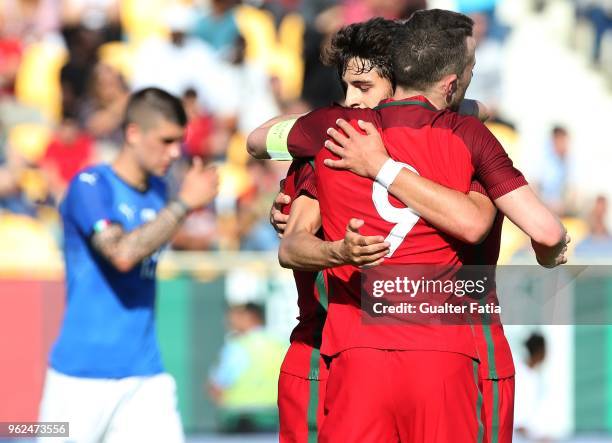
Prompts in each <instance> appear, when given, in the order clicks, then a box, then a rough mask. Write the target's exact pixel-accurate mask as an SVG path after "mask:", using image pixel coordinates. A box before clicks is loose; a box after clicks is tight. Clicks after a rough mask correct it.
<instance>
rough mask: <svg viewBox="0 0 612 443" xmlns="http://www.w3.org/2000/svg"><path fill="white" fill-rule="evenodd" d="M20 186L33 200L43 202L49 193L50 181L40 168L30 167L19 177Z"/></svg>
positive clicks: (29, 198)
mask: <svg viewBox="0 0 612 443" xmlns="http://www.w3.org/2000/svg"><path fill="white" fill-rule="evenodd" d="M19 187H20V188H21V189H22V191H23V192H24V194H25V196H26V198H27V199H28V200H29V201H31V202H42V201H45V200H46V199H47V196H48V195H49V182H48V181H47V179H46V177H45V175H44V174H43V172H42V171H41V170H39V169H35V168H28V169H25V170H24V171H22V173H21V176H20V177H19Z"/></svg>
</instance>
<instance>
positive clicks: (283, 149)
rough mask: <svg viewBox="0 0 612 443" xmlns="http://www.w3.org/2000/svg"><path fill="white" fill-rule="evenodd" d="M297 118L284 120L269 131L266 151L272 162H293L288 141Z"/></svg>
mask: <svg viewBox="0 0 612 443" xmlns="http://www.w3.org/2000/svg"><path fill="white" fill-rule="evenodd" d="M296 121H297V118H292V119H290V120H284V121H282V122H278V123H276V124H275V125H274V126H272V127H271V128H270V129H268V137H267V138H266V150H267V151H268V155H269V156H270V158H271V159H272V160H279V161H289V160H293V157H292V156H291V153H290V152H289V147H288V146H287V140H288V139H289V133H290V132H291V128H293V125H295V122H296Z"/></svg>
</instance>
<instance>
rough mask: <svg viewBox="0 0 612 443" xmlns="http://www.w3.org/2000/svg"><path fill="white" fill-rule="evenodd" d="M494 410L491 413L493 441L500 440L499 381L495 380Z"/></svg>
mask: <svg viewBox="0 0 612 443" xmlns="http://www.w3.org/2000/svg"><path fill="white" fill-rule="evenodd" d="M491 411H493V413H492V415H491V443H498V442H499V381H497V380H493V405H492V408H491Z"/></svg>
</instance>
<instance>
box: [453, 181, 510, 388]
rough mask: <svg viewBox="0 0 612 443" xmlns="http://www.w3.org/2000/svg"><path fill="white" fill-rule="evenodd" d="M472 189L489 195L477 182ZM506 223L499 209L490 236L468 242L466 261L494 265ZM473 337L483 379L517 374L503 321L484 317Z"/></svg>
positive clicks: (489, 297) (492, 290)
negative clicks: (476, 242)
mask: <svg viewBox="0 0 612 443" xmlns="http://www.w3.org/2000/svg"><path fill="white" fill-rule="evenodd" d="M471 190H472V191H475V192H479V193H481V194H484V195H487V193H486V191H485V190H484V188H483V187H482V186H481V185H480V184H479V183H478V182H474V183H473V184H472V187H471ZM503 225H504V214H502V213H501V212H498V213H497V216H496V217H495V221H494V222H493V227H492V228H491V232H490V233H489V235H488V236H487V238H486V239H485V240H484V241H483V242H482V243H481V244H479V245H475V246H472V245H466V247H465V250H464V252H463V253H462V260H463V263H464V264H466V265H485V266H495V265H497V260H498V259H499V249H500V246H501V236H502V227H503ZM493 299H494V300H495V301H497V294H496V292H495V285H493V286H492V287H491V288H490V293H489V294H488V295H487V301H492V300H493ZM473 332H474V337H475V339H476V348H477V350H478V355H479V358H480V365H479V366H478V375H479V377H480V378H481V379H493V380H496V379H500V378H507V377H511V376H513V375H514V362H513V360H512V351H511V350H510V345H509V344H508V340H507V339H506V335H505V334H504V327H503V326H502V324H501V322H498V321H493V322H488V321H487V320H486V319H483V321H482V322H479V323H477V324H475V325H474V329H473Z"/></svg>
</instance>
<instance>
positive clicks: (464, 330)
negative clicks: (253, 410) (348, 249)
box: [268, 97, 526, 358]
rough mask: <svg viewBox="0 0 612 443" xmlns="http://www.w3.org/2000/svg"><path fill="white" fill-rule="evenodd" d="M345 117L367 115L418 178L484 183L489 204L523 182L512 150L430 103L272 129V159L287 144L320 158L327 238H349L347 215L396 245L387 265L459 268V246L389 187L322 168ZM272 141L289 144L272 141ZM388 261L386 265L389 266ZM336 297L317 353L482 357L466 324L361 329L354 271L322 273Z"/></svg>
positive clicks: (337, 112) (318, 114) (344, 113)
mask: <svg viewBox="0 0 612 443" xmlns="http://www.w3.org/2000/svg"><path fill="white" fill-rule="evenodd" d="M338 118H344V119H345V120H347V121H349V122H351V124H353V126H355V127H357V120H358V119H362V120H365V121H370V122H372V123H374V124H375V126H376V127H377V128H379V130H380V131H381V135H382V138H383V141H384V143H385V146H386V147H387V150H388V152H389V155H390V156H391V158H393V159H394V160H396V161H398V162H402V163H404V164H405V165H406V167H407V168H410V169H412V170H413V171H415V172H417V173H418V174H420V175H421V176H423V177H425V178H428V179H430V180H433V181H435V182H437V183H440V184H442V185H444V186H446V187H448V188H451V189H456V190H459V191H461V192H464V193H467V192H468V191H469V189H470V184H471V182H472V178H473V177H474V178H476V179H478V180H479V181H480V182H481V183H482V184H483V186H484V187H485V189H486V190H487V193H488V194H489V195H490V196H491V197H492V198H498V197H500V196H502V195H504V194H505V193H507V192H510V191H512V190H514V189H516V188H518V187H520V186H523V185H525V184H526V181H525V179H524V177H523V175H522V174H521V173H520V172H519V171H518V170H516V169H515V168H514V167H513V165H512V161H511V160H510V159H509V158H508V156H507V154H506V152H505V151H504V149H503V148H502V146H501V145H500V144H499V142H498V141H497V140H496V139H495V137H494V136H493V135H492V134H491V133H490V131H488V130H487V129H486V127H485V126H484V125H483V124H482V123H481V122H480V121H478V120H477V119H476V118H474V117H466V116H460V115H458V114H456V113H454V112H450V111H438V110H436V109H435V108H434V107H433V106H432V105H431V104H430V103H429V102H428V101H427V100H426V99H425V98H424V97H415V98H412V99H410V100H406V101H389V102H387V103H384V104H383V105H381V106H379V108H377V110H371V109H348V108H343V107H341V106H333V107H329V108H322V109H319V110H317V111H314V112H312V113H310V114H307V115H306V116H303V117H301V118H299V119H297V120H296V121H294V122H291V123H287V124H286V125H280V126H277V127H274V128H272V130H271V131H270V134H269V138H268V147H269V152H270V154H271V156H272V157H273V158H279V157H281V156H282V154H281V151H282V149H283V148H284V149H285V151H288V152H289V153H290V154H291V155H292V156H293V157H314V161H315V176H316V180H317V192H318V200H319V205H320V208H321V216H322V222H323V232H324V237H325V239H326V240H330V241H334V240H338V239H342V238H343V237H344V233H345V229H346V225H347V223H348V221H349V220H350V219H351V218H359V219H362V220H364V221H365V225H364V226H363V228H362V229H361V233H362V234H363V235H368V236H369V235H382V236H383V237H386V239H387V241H389V242H390V243H391V244H392V246H391V256H390V257H389V258H387V259H386V261H385V263H384V265H409V264H419V265H423V264H426V265H427V264H431V265H446V266H448V267H449V268H451V267H454V266H456V265H460V264H461V262H460V259H459V256H458V250H459V248H460V246H459V242H458V241H456V240H454V239H452V238H450V237H449V236H447V235H445V234H443V233H441V232H439V231H438V230H437V229H435V228H434V227H433V226H431V225H430V224H429V223H427V222H426V221H425V220H423V219H421V218H420V217H419V216H418V215H417V214H415V213H414V212H413V211H412V210H411V209H409V208H405V207H404V206H403V205H402V204H401V202H400V201H399V200H397V199H395V198H394V197H392V196H390V195H389V194H388V192H387V191H386V190H385V188H384V187H382V186H380V185H378V184H377V183H373V182H372V180H369V179H366V178H363V177H359V176H357V175H355V174H353V173H351V172H349V171H337V170H333V169H331V168H328V167H326V166H325V165H324V163H323V162H324V160H325V159H327V158H333V155H332V154H331V153H330V151H328V150H327V149H325V148H324V141H325V139H326V138H327V135H326V131H327V129H328V128H329V127H332V126H334V125H335V122H336V120H337V119H338ZM275 137H276V138H277V139H280V140H284V142H280V143H279V142H275ZM384 265H383V266H384ZM326 275H327V283H328V289H329V294H330V300H329V301H330V303H329V308H328V317H327V321H326V324H325V328H324V333H323V344H322V349H321V352H322V353H323V354H326V355H335V354H337V353H339V352H341V351H343V350H345V349H349V348H352V347H372V348H377V349H393V350H439V351H449V352H460V353H463V354H466V355H469V356H471V357H474V358H477V357H478V353H477V351H476V349H475V345H474V337H473V334H472V332H471V328H470V327H469V326H450V325H445V326H439V325H436V326H433V325H411V326H394V325H364V324H363V322H362V312H361V309H360V303H361V274H360V270H359V269H357V268H355V267H352V266H343V267H337V268H333V269H329V270H327V271H326Z"/></svg>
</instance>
